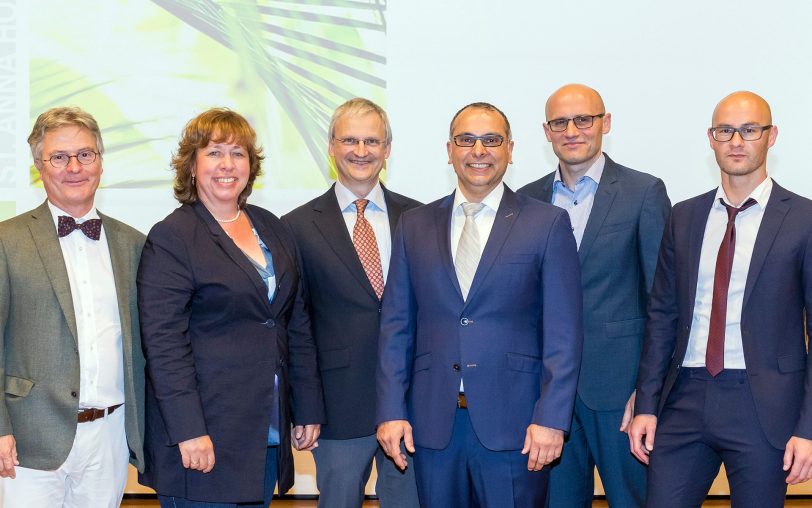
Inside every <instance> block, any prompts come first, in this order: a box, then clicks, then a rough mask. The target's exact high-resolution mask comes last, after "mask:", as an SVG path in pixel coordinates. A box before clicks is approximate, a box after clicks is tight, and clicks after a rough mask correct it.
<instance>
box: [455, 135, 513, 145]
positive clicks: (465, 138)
mask: <svg viewBox="0 0 812 508" xmlns="http://www.w3.org/2000/svg"><path fill="white" fill-rule="evenodd" d="M451 139H453V140H454V144H455V145H457V146H462V147H466V148H470V147H472V146H474V145H475V144H476V142H477V141H481V142H482V146H485V147H488V148H494V147H497V146H502V143H504V142H505V138H503V137H502V136H498V135H496V134H490V135H485V136H471V135H470V134H460V135H459V136H454V137H453V138H451Z"/></svg>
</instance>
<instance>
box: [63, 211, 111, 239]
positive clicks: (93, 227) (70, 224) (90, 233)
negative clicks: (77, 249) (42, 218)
mask: <svg viewBox="0 0 812 508" xmlns="http://www.w3.org/2000/svg"><path fill="white" fill-rule="evenodd" d="M58 220H59V222H58V224H57V231H56V232H57V234H58V235H59V237H60V238H61V237H63V236H68V235H69V234H71V233H72V232H74V231H76V230H77V229H79V230H81V231H82V233H84V234H85V236H87V237H88V238H90V239H91V240H98V239H99V238H101V219H89V220H86V221H84V222H83V223H81V224H77V223H76V219H74V218H73V217H70V216H68V215H60V216H59V219H58Z"/></svg>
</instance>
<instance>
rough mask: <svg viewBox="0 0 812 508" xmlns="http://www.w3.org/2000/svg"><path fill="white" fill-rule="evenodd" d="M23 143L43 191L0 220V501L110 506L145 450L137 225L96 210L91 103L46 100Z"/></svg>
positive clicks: (97, 158)
mask: <svg viewBox="0 0 812 508" xmlns="http://www.w3.org/2000/svg"><path fill="white" fill-rule="evenodd" d="M28 143H29V145H30V146H31V154H32V155H33V157H34V164H35V166H36V168H37V169H38V170H39V174H40V178H41V179H42V184H43V187H44V188H45V194H46V195H47V200H46V202H45V203H43V204H42V205H41V206H39V207H37V208H35V209H34V210H31V211H28V212H26V213H24V214H21V215H19V216H17V217H14V218H12V219H9V220H7V221H5V222H2V223H0V372H2V374H3V376H2V377H0V383H2V389H3V393H4V397H3V400H2V401H0V506H3V507H5V508H15V507H26V508H32V507H33V508H40V507H42V508H46V507H48V508H51V507H55V506H66V507H87V506H94V507H96V506H98V507H115V506H118V505H119V504H120V502H121V498H122V496H123V494H124V487H125V485H126V483H127V463H128V461H129V462H132V463H133V464H134V465H135V466H137V467H138V468H139V469H143V460H144V456H143V433H144V423H143V422H144V357H143V353H142V352H141V339H140V332H139V326H138V311H137V308H136V297H135V274H136V269H137V267H138V261H139V258H140V255H141V248H142V246H143V244H144V235H142V234H141V233H139V232H138V231H136V230H134V229H133V228H131V227H129V226H127V225H125V224H123V223H121V222H118V221H116V220H115V219H112V218H110V217H107V216H105V215H102V214H101V213H99V212H98V211H97V210H96V207H95V205H94V197H95V194H96V189H97V188H98V186H99V181H100V179H101V174H102V154H103V153H104V145H103V143H102V138H101V132H100V130H99V127H98V124H97V123H96V120H95V119H94V118H93V117H92V116H91V115H89V114H88V113H86V112H84V111H82V110H80V109H78V108H53V109H50V110H48V111H45V112H44V113H42V114H41V115H40V116H39V117H38V118H37V121H36V123H35V124H34V128H33V129H32V131H31V135H30V136H29V137H28Z"/></svg>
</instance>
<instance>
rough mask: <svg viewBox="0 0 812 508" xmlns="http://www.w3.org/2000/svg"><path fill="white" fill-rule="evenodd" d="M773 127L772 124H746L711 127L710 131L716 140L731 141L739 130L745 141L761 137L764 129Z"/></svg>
mask: <svg viewBox="0 0 812 508" xmlns="http://www.w3.org/2000/svg"><path fill="white" fill-rule="evenodd" d="M771 127H772V125H745V126H744V127H739V128H738V129H737V128H735V127H711V128H710V129H708V132H710V135H711V136H713V139H715V140H716V141H722V142H725V141H730V140H731V139H733V135H734V134H736V133H737V132H738V133H739V136H741V138H742V139H743V140H745V141H756V140H759V139H761V136H762V135H763V134H764V131H766V130H767V129H769V128H771Z"/></svg>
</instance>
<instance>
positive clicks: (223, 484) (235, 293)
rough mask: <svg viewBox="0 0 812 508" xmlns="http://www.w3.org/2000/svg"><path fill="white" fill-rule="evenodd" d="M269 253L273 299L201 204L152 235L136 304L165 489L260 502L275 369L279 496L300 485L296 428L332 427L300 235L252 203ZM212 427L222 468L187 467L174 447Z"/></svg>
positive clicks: (152, 467)
mask: <svg viewBox="0 0 812 508" xmlns="http://www.w3.org/2000/svg"><path fill="white" fill-rule="evenodd" d="M245 213H247V215H248V217H249V218H250V219H251V222H252V224H253V225H254V228H255V229H256V230H257V232H258V233H259V235H260V237H261V238H262V240H263V241H264V242H265V244H266V245H267V246H268V248H269V249H270V251H271V254H272V256H273V265H274V271H275V273H276V284H277V287H276V294H275V296H274V299H273V302H271V303H269V302H268V290H267V287H266V286H265V283H264V281H263V280H262V279H261V278H260V276H259V274H257V271H256V268H254V266H253V265H252V264H251V262H250V261H249V260H248V258H247V257H246V256H245V254H243V252H242V251H240V249H239V248H238V247H237V246H236V244H234V242H233V241H232V240H231V239H230V238H229V237H228V236H227V235H226V234H225V232H224V231H223V230H222V228H221V227H220V226H219V225H218V224H217V222H216V221H215V220H214V217H212V215H211V214H210V213H209V212H208V210H206V208H205V207H204V206H203V205H202V204H200V203H195V204H194V205H183V206H181V207H180V208H178V209H177V210H175V211H174V212H172V213H171V214H170V215H169V216H168V217H167V218H166V219H164V220H163V221H161V222H159V223H158V224H156V225H155V226H154V227H153V228H152V230H151V231H150V233H149V236H148V237H147V243H146V246H145V247H144V252H143V255H142V257H141V265H140V268H139V272H138V307H139V311H140V316H141V330H142V332H141V333H142V335H143V337H144V338H143V341H142V343H143V346H144V353H145V356H146V359H147V374H148V376H147V408H146V418H147V424H146V444H145V448H146V451H145V454H146V460H147V466H146V469H145V471H144V473H143V474H142V475H141V476H140V477H139V481H140V482H141V483H143V484H145V485H149V486H151V487H152V488H154V489H155V490H156V491H158V493H159V494H162V495H170V496H179V497H185V498H191V499H195V500H200V501H210V502H248V501H256V500H260V499H262V498H263V492H264V490H263V488H264V471H265V469H264V468H265V455H266V453H265V452H266V447H267V433H268V426H269V423H270V416H271V399H272V393H273V387H274V374H276V375H278V376H279V394H280V401H281V404H280V413H281V422H280V423H281V424H280V435H281V436H280V437H281V443H282V445H281V446H279V491H280V492H286V491H287V490H288V489H289V488H290V487H291V486H292V484H293V458H292V453H291V449H290V444H289V443H290V423H291V420H292V421H293V422H294V423H295V424H312V423H322V422H324V408H323V402H322V391H321V383H320V381H319V374H318V369H317V366H316V350H315V345H314V344H313V339H312V337H311V335H310V328H309V321H308V317H307V314H306V311H305V309H304V299H303V288H302V285H301V283H300V282H301V280H300V274H299V264H298V261H297V252H296V247H295V243H294V240H293V238H292V236H291V235H290V232H289V231H288V229H287V228H286V227H285V226H284V224H282V223H281V222H280V221H279V219H277V218H276V217H275V216H274V215H273V214H271V213H270V212H268V211H267V210H264V209H262V208H259V207H256V206H250V205H249V206H248V207H247V208H246V209H245ZM205 434H208V435H209V436H211V439H212V442H213V443H214V453H215V459H216V465H215V466H214V469H213V470H212V471H211V472H210V473H207V474H203V473H201V472H199V471H194V470H186V469H184V468H183V466H182V464H181V457H180V452H179V451H178V447H177V444H178V443H179V442H181V441H184V440H187V439H190V438H194V437H198V436H201V435H205Z"/></svg>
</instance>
